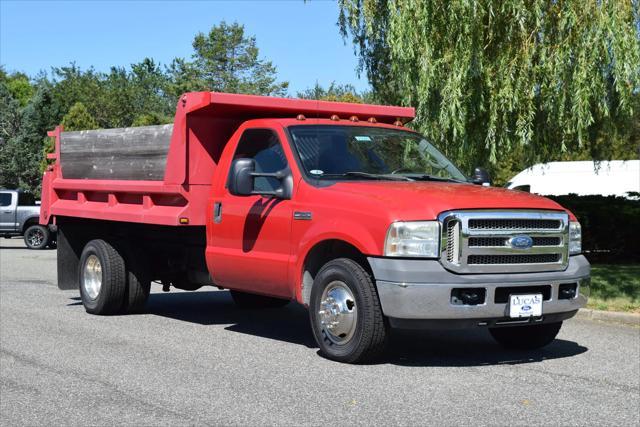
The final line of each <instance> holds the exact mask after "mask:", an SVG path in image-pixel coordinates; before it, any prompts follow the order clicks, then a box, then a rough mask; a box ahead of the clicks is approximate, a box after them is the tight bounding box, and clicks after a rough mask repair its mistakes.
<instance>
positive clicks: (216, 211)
mask: <svg viewBox="0 0 640 427" xmlns="http://www.w3.org/2000/svg"><path fill="white" fill-rule="evenodd" d="M221 221H222V202H215V203H214V204H213V222H214V223H216V224H220V222H221Z"/></svg>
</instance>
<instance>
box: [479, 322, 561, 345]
mask: <svg viewBox="0 0 640 427" xmlns="http://www.w3.org/2000/svg"><path fill="white" fill-rule="evenodd" d="M561 327H562V322H557V323H543V324H541V325H526V326H510V327H504V328H490V329H489V333H491V336H492V337H493V339H494V340H496V341H497V342H498V343H499V344H500V345H502V346H503V347H505V348H509V349H517V350H534V349H537V348H541V347H544V346H545V345H547V344H550V343H551V342H552V341H553V340H554V339H555V338H556V336H557V335H558V332H560V328H561Z"/></svg>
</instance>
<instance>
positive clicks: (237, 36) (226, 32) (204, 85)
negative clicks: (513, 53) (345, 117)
mask: <svg viewBox="0 0 640 427" xmlns="http://www.w3.org/2000/svg"><path fill="white" fill-rule="evenodd" d="M193 50H194V53H193V55H192V56H191V59H192V61H191V62H189V61H186V60H184V59H181V58H176V59H175V60H174V61H173V62H172V64H171V65H170V66H169V68H168V71H169V74H170V76H171V78H172V80H173V84H172V94H173V95H174V96H179V95H180V94H182V93H184V92H188V91H202V90H211V91H217V92H232V93H247V94H255V95H275V96H283V95H286V92H287V88H288V86H289V83H288V82H278V81H277V73H276V67H275V66H274V65H273V64H272V63H271V61H267V60H265V59H262V58H260V57H259V53H260V52H259V49H258V47H257V44H256V38H255V37H253V36H246V35H245V32H244V26H243V25H240V24H238V23H235V22H234V23H233V24H230V25H229V24H227V23H226V22H224V21H223V22H221V23H220V24H219V25H216V26H214V27H213V28H211V30H210V31H209V33H208V34H203V33H198V34H197V35H196V37H195V38H194V40H193Z"/></svg>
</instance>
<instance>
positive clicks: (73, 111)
mask: <svg viewBox="0 0 640 427" xmlns="http://www.w3.org/2000/svg"><path fill="white" fill-rule="evenodd" d="M62 127H63V129H64V130H65V131H76V130H91V129H98V127H99V126H98V123H97V122H96V120H95V119H94V118H93V116H92V115H91V114H90V113H89V110H87V107H85V106H84V104H83V103H82V102H76V103H75V104H73V106H72V107H71V108H70V109H69V112H68V113H67V114H65V116H64V117H63V118H62Z"/></svg>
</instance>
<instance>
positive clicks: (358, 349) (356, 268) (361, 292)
mask: <svg viewBox="0 0 640 427" xmlns="http://www.w3.org/2000/svg"><path fill="white" fill-rule="evenodd" d="M332 283H342V284H344V285H346V286H347V287H348V289H349V290H350V292H351V294H352V296H353V297H354V298H355V307H356V308H357V310H356V315H355V318H356V323H355V329H354V331H353V335H352V336H351V338H350V339H348V341H346V342H344V343H341V342H335V338H336V337H335V336H334V337H333V338H332V334H331V333H330V332H328V330H327V329H326V328H325V327H324V326H323V325H322V324H321V318H320V313H319V312H320V310H321V299H322V296H323V293H324V291H325V288H327V287H329V286H330V285H331V284H332ZM341 286H342V285H341ZM351 305H353V302H352V304H351ZM309 318H310V320H311V329H312V330H313V334H314V337H315V339H316V342H317V343H318V346H319V347H320V352H321V354H322V355H323V356H325V357H327V358H329V359H332V360H336V361H338V362H345V363H363V362H369V361H373V360H375V359H377V358H378V357H380V356H381V355H382V353H383V352H384V349H385V347H386V344H387V337H388V335H389V326H388V323H387V321H386V319H385V317H384V315H383V314H382V308H381V306H380V300H379V298H378V292H377V290H376V287H375V285H374V284H373V281H372V278H371V275H370V274H369V273H368V272H367V271H366V270H365V269H364V268H362V266H360V265H359V264H358V263H357V262H355V261H353V260H351V259H347V258H338V259H335V260H333V261H330V262H328V263H327V264H325V265H324V266H323V267H322V268H321V269H320V271H319V272H318V274H317V275H316V277H315V280H314V282H313V288H312V290H311V301H310V304H309Z"/></svg>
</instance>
